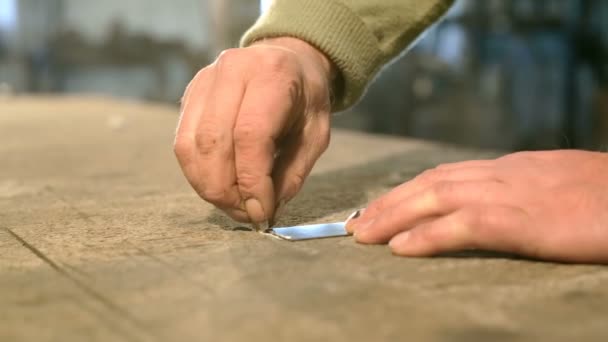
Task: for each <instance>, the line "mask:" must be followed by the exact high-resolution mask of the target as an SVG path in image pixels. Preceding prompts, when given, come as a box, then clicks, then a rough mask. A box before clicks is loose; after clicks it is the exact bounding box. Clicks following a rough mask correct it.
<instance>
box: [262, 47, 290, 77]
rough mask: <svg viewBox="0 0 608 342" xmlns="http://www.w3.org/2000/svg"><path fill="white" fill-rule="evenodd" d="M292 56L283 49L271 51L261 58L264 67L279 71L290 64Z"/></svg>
mask: <svg viewBox="0 0 608 342" xmlns="http://www.w3.org/2000/svg"><path fill="white" fill-rule="evenodd" d="M292 59H293V56H292V55H291V54H290V53H287V52H285V51H273V52H271V53H268V54H267V56H266V58H264V59H263V61H264V62H263V63H264V67H265V68H266V69H267V70H269V71H275V72H281V71H283V70H285V69H286V67H287V66H288V65H290V63H291V61H292Z"/></svg>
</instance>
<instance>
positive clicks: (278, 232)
mask: <svg viewBox="0 0 608 342" xmlns="http://www.w3.org/2000/svg"><path fill="white" fill-rule="evenodd" d="M345 225H346V223H345V222H335V223H323V224H311V225H306V226H294V227H283V228H273V229H270V230H269V233H270V234H272V235H275V236H278V237H280V238H282V239H285V240H289V241H300V240H312V239H324V238H330V237H339V236H348V235H349V234H348V233H347V232H346V229H345Z"/></svg>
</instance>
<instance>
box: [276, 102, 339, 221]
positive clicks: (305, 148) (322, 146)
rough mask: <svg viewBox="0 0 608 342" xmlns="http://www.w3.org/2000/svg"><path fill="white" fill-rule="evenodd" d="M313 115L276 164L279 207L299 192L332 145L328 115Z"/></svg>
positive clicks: (286, 147)
mask: <svg viewBox="0 0 608 342" xmlns="http://www.w3.org/2000/svg"><path fill="white" fill-rule="evenodd" d="M312 115H314V117H313V118H311V119H310V120H308V122H307V123H306V124H305V126H304V128H303V129H302V131H301V132H300V133H299V134H297V135H295V136H293V137H291V139H290V140H289V141H287V142H286V145H285V147H284V148H282V149H281V154H280V156H279V158H278V160H277V161H276V166H275V168H274V171H273V180H274V187H275V192H276V197H277V208H282V207H283V206H285V204H286V203H287V202H289V201H290V200H291V199H292V198H293V197H294V196H295V195H296V194H297V193H298V192H299V191H300V189H301V188H302V186H303V185H304V181H305V179H306V178H307V177H308V175H309V174H310V171H311V170H312V168H313V166H314V164H315V162H316V161H317V160H318V159H319V157H321V155H322V154H323V152H325V150H326V149H327V147H328V146H329V139H330V119H329V112H326V113H318V114H312ZM275 218H276V217H275Z"/></svg>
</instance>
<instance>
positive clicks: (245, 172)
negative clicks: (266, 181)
mask: <svg viewBox="0 0 608 342" xmlns="http://www.w3.org/2000/svg"><path fill="white" fill-rule="evenodd" d="M236 179H237V183H238V185H239V189H240V190H241V192H243V193H245V194H249V193H252V192H253V190H254V189H255V187H256V186H257V185H258V184H259V183H260V176H259V175H258V174H256V173H254V172H252V171H251V170H249V169H240V170H237V172H236Z"/></svg>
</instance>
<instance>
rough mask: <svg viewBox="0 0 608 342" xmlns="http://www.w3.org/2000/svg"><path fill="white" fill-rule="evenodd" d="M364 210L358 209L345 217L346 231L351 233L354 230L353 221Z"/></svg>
mask: <svg viewBox="0 0 608 342" xmlns="http://www.w3.org/2000/svg"><path fill="white" fill-rule="evenodd" d="M364 211H365V209H359V210H357V211H355V212H354V213H352V214H350V215H349V216H348V217H347V218H346V221H345V222H344V223H345V226H346V231H348V232H349V233H352V232H353V231H354V227H353V225H354V221H355V220H356V219H357V218H359V217H360V216H361V215H362V214H363V212H364Z"/></svg>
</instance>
